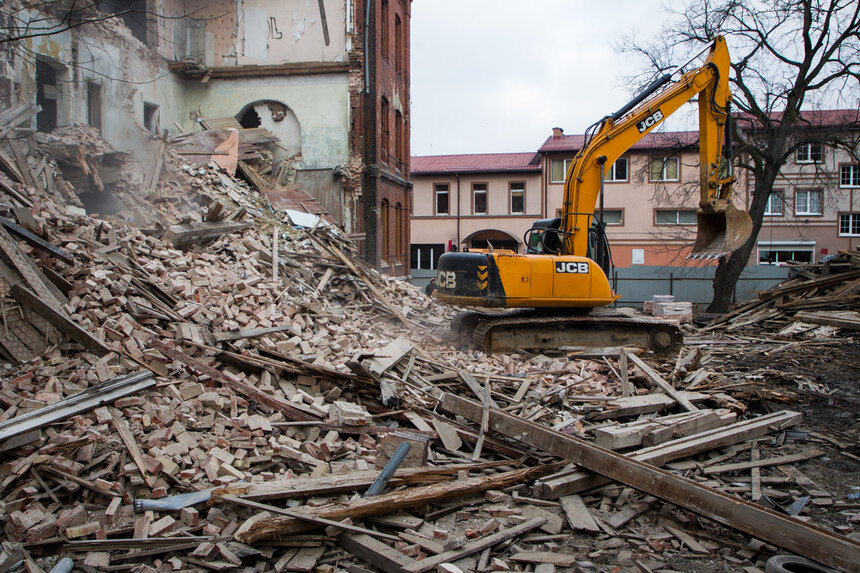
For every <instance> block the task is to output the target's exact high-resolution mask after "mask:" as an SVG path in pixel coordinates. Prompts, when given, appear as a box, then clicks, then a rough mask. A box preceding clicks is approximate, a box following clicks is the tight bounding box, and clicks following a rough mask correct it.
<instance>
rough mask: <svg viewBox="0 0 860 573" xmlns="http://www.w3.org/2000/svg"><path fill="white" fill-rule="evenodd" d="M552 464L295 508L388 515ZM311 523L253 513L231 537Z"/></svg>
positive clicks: (321, 513) (268, 534) (333, 515)
mask: <svg viewBox="0 0 860 573" xmlns="http://www.w3.org/2000/svg"><path fill="white" fill-rule="evenodd" d="M551 467H552V466H537V467H533V468H523V469H519V470H512V471H509V472H504V473H500V474H493V475H489V476H479V477H473V478H467V479H463V480H456V481H450V482H444V483H437V484H433V485H427V486H421V487H414V488H410V489H406V490H403V491H393V492H390V493H386V494H383V495H378V496H375V497H363V498H359V499H356V500H353V501H351V502H350V503H347V504H329V505H324V506H320V507H309V506H303V507H300V508H296V511H299V512H302V513H303V514H304V515H306V516H309V517H322V518H325V519H331V520H335V521H337V520H343V519H346V518H351V519H353V520H355V519H361V518H364V517H370V516H373V515H381V514H390V513H394V512H396V511H399V510H401V509H409V508H412V507H418V506H421V505H425V504H428V503H436V502H439V501H443V500H445V501H449V500H452V499H455V498H458V497H465V496H469V495H473V494H476V493H483V492H485V491H487V490H490V489H504V488H506V487H509V486H512V485H516V484H521V483H526V482H530V481H532V480H534V479H535V478H537V477H539V476H540V475H543V474H545V473H547V471H551ZM314 527H315V524H312V523H307V522H305V521H302V520H299V519H296V518H294V517H286V516H267V517H265V518H262V519H260V518H259V516H255V517H252V518H250V519H249V520H248V521H246V522H245V523H244V524H243V525H242V526H241V527H240V528H239V529H238V531H237V532H236V535H235V538H236V540H237V541H240V542H242V543H249V544H253V543H258V542H262V541H270V540H273V539H281V538H283V536H285V535H291V534H293V533H298V532H301V531H307V530H308V529H313V528H314Z"/></svg>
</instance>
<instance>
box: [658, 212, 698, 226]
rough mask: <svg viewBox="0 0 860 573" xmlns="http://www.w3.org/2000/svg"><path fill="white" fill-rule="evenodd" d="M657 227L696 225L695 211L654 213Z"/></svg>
mask: <svg viewBox="0 0 860 573" xmlns="http://www.w3.org/2000/svg"><path fill="white" fill-rule="evenodd" d="M654 224H655V225H695V224H696V210H695V209H657V210H656V211H654Z"/></svg>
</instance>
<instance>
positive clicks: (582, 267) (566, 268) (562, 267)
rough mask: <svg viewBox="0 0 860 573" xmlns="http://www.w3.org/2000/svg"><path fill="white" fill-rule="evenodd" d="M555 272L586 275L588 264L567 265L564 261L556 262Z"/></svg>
mask: <svg viewBox="0 0 860 573" xmlns="http://www.w3.org/2000/svg"><path fill="white" fill-rule="evenodd" d="M555 272H557V273H576V274H588V263H568V262H565V261H558V262H557V263H556V264H555Z"/></svg>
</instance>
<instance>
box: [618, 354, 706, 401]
mask: <svg viewBox="0 0 860 573" xmlns="http://www.w3.org/2000/svg"><path fill="white" fill-rule="evenodd" d="M627 359H628V360H630V362H632V363H633V364H635V365H636V366H637V367H638V368H639V370H641V371H642V372H644V373H645V376H647V377H648V378H649V379H650V380H651V381H652V382H654V383H655V384H656V385H657V386H659V387H660V389H661V390H663V392H665V393H666V394H668V395H669V396H671V397H672V399H673V400H675V401H676V402H677V403H679V404H680V405H681V406H683V407H684V408H685V409H686V410H687V411H688V412H695V411H696V410H698V408H696V407H695V406H694V405H693V403H692V402H690V400H688V399H687V397H686V396H684V394H683V393H681V392H678V391H677V390H675V389H674V388H672V385H671V384H669V383H668V382H666V381H665V380H663V378H662V377H661V376H660V375H659V374H657V372H655V371H654V370H653V369H652V368H651V367H650V366H648V365H647V364H645V362H643V361H642V359H641V358H639V357H638V356H636V355H635V354H633V353H629V354H627Z"/></svg>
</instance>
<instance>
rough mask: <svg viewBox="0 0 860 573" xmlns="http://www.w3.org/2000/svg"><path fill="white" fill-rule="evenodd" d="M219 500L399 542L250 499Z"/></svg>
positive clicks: (389, 536)
mask: <svg viewBox="0 0 860 573" xmlns="http://www.w3.org/2000/svg"><path fill="white" fill-rule="evenodd" d="M219 500H220V501H227V502H230V503H235V504H236V505H244V506H245V507H251V508H254V509H259V510H260V511H268V512H269V513H274V514H277V515H286V516H287V517H293V518H295V519H298V520H301V521H307V522H310V523H312V524H314V525H319V526H326V527H335V528H337V529H342V530H344V531H352V532H354V533H362V534H364V535H370V536H372V537H379V538H380V539H388V540H391V541H399V538H398V537H397V536H395V535H389V534H387V533H382V532H381V531H373V530H372V529H367V528H364V527H359V526H357V525H352V524H350V523H341V522H339V521H335V520H333V519H326V518H325V517H320V516H318V515H310V514H308V513H303V512H301V511H296V510H294V509H289V508H283V507H275V506H274V505H268V504H265V503H259V502H256V501H251V500H250V499H245V498H241V497H236V496H235V495H222V496H221V497H220V498H219Z"/></svg>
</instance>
